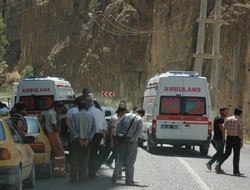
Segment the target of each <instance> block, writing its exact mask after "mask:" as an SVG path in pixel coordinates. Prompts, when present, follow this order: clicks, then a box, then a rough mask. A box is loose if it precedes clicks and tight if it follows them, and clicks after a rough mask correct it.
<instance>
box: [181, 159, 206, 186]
mask: <svg viewBox="0 0 250 190" xmlns="http://www.w3.org/2000/svg"><path fill="white" fill-rule="evenodd" d="M178 160H179V161H180V162H181V164H182V165H183V166H184V167H185V168H186V169H187V171H188V172H189V173H190V174H191V175H192V176H193V178H194V180H195V181H196V182H197V183H198V184H199V186H200V188H201V189H203V190H209V188H208V186H207V185H206V184H205V183H204V182H203V181H202V179H201V178H200V176H199V175H198V174H197V173H196V172H195V171H194V170H193V168H192V167H191V166H190V165H189V164H188V163H187V162H186V161H185V160H184V159H182V158H178Z"/></svg>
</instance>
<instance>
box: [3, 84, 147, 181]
mask: <svg viewBox="0 0 250 190" xmlns="http://www.w3.org/2000/svg"><path fill="white" fill-rule="evenodd" d="M64 108H65V107H64V104H63V103H62V102H60V101H57V102H55V103H54V104H53V107H52V108H50V109H48V110H45V111H43V112H42V113H41V114H40V115H39V118H38V119H39V121H40V123H41V124H42V126H43V128H44V130H45V133H46V135H47V137H48V139H49V141H50V144H51V148H52V158H53V171H54V172H53V175H54V177H70V182H72V183H78V182H79V183H82V182H84V181H85V180H86V179H87V178H88V179H94V178H96V177H98V176H97V171H98V170H99V168H100V167H101V165H102V164H105V165H106V166H108V167H110V168H113V169H114V173H113V175H112V176H110V178H111V181H112V182H114V183H115V182H116V179H119V178H123V177H125V183H126V184H128V185H131V184H134V183H136V181H135V180H134V178H133V176H134V163H135V161H136V157H137V140H138V137H139V135H140V133H141V132H142V127H143V124H142V117H143V116H144V114H145V111H144V110H143V109H137V110H133V112H129V111H128V110H127V106H126V101H124V100H122V101H120V103H119V105H118V108H117V110H116V113H115V115H113V116H112V117H111V119H110V121H109V123H107V121H106V119H105V117H104V114H103V112H102V109H101V106H100V104H99V103H98V102H97V101H96V100H94V99H93V96H92V94H91V93H90V89H89V88H84V89H83V91H82V95H81V96H78V97H76V98H75V100H74V106H73V107H72V108H70V109H68V110H67V113H66V117H67V118H66V123H65V125H66V126H67V128H68V131H69V133H70V141H69V142H70V143H69V164H70V170H69V173H68V170H66V158H65V153H64V147H63V143H62V139H61V123H60V122H61V118H60V117H61V114H62V112H63V110H64ZM25 110H26V107H25V104H24V103H22V102H18V103H16V104H15V105H14V107H13V108H12V109H11V110H9V109H8V108H7V106H6V105H1V108H0V111H1V112H4V111H6V113H8V114H10V119H11V120H12V121H13V122H14V123H15V124H16V126H17V128H18V130H19V131H20V132H21V133H23V135H25V133H27V126H26V122H25V119H24V116H25V115H26V112H25ZM118 134H119V135H120V134H122V135H123V136H124V137H125V138H124V139H125V140H124V141H119V142H118V141H117V135H118ZM101 141H104V142H105V146H104V149H103V150H100V149H99V148H100V144H101ZM113 163H115V167H113V166H112V164H113ZM122 169H124V170H125V174H126V175H125V176H123V175H122Z"/></svg>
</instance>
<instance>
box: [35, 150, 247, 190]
mask: <svg viewBox="0 0 250 190" xmlns="http://www.w3.org/2000/svg"><path fill="white" fill-rule="evenodd" d="M213 153H214V149H213V148H212V147H211V148H210V150H209V155H210V156H211V155H212V154H213ZM249 158H250V145H244V147H243V149H242V154H241V163H240V166H241V172H244V173H245V176H244V177H235V176H233V175H232V157H230V158H229V159H228V160H227V161H226V162H225V163H224V165H223V167H222V168H223V169H224V170H225V171H226V172H227V174H216V173H215V172H214V166H213V170H212V171H208V170H207V168H206V166H205V163H206V162H207V160H208V159H209V156H208V157H201V156H200V155H199V152H198V151H197V150H186V149H184V148H183V149H174V148H172V147H159V148H158V149H157V151H156V153H155V154H149V153H148V152H146V151H145V150H143V149H141V148H139V152H138V159H137V162H136V165H135V179H137V180H139V182H140V183H139V184H138V185H137V186H125V185H124V182H125V181H124V180H118V182H117V184H112V183H111V181H110V178H111V175H112V171H113V170H111V169H109V168H107V167H106V166H104V165H103V166H102V167H101V169H100V170H99V172H98V174H99V177H98V178H97V179H96V180H87V181H86V183H83V184H72V183H70V182H69V178H52V179H38V180H37V184H36V187H35V188H34V190H44V189H46V190H68V189H74V190H78V189H102V190H105V189H136V190H138V189H156V190H161V189H164V190H168V189H171V190H175V189H178V190H182V189H185V190H189V189H190V190H196V189H197V190H207V189H211V190H217V189H220V190H224V189H225V190H230V189H232V190H235V189H237V190H248V189H250V179H249V177H250V164H249Z"/></svg>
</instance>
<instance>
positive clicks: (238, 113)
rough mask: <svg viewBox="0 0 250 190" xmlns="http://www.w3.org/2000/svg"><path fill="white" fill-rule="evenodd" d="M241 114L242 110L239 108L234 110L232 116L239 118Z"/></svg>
mask: <svg viewBox="0 0 250 190" xmlns="http://www.w3.org/2000/svg"><path fill="white" fill-rule="evenodd" d="M241 113H242V109H240V108H236V109H234V115H237V116H239V115H241Z"/></svg>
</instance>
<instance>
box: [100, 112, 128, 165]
mask: <svg viewBox="0 0 250 190" xmlns="http://www.w3.org/2000/svg"><path fill="white" fill-rule="evenodd" d="M126 113H127V109H126V108H125V107H118V109H117V110H116V114H115V115H113V116H112V117H111V119H110V121H109V127H108V136H107V137H106V140H105V144H106V146H105V151H104V153H103V155H101V158H100V159H99V162H98V163H97V169H99V168H100V167H101V165H102V164H103V162H105V161H107V162H106V166H107V167H109V168H111V169H114V168H113V167H112V162H113V160H116V158H117V154H118V150H117V143H116V141H115V135H116V128H117V124H118V123H119V122H120V120H121V117H122V116H123V115H124V114H126ZM111 151H112V154H111V155H110V152H111ZM109 155H110V156H109Z"/></svg>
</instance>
